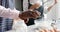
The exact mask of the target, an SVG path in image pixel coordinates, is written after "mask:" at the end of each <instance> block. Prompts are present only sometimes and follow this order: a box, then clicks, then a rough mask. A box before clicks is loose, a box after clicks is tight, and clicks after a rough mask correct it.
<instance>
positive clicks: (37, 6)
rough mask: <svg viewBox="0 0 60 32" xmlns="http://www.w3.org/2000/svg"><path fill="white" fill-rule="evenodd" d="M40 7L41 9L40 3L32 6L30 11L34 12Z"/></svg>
mask: <svg viewBox="0 0 60 32" xmlns="http://www.w3.org/2000/svg"><path fill="white" fill-rule="evenodd" d="M39 7H40V3H35V4H34V5H32V6H31V7H30V9H32V10H34V9H37V8H39Z"/></svg>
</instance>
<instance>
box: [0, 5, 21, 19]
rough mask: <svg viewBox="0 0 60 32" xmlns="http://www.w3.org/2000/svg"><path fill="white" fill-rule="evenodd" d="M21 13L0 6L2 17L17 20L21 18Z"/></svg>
mask: <svg viewBox="0 0 60 32" xmlns="http://www.w3.org/2000/svg"><path fill="white" fill-rule="evenodd" d="M19 13H20V12H19V11H17V10H15V9H14V10H11V9H9V8H5V7H3V6H1V5H0V17H4V18H12V19H17V18H18V16H19Z"/></svg>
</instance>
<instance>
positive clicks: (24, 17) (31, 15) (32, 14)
mask: <svg viewBox="0 0 60 32" xmlns="http://www.w3.org/2000/svg"><path fill="white" fill-rule="evenodd" d="M39 16H40V12H38V11H25V12H23V13H21V14H19V17H20V18H21V19H22V20H24V21H25V22H26V21H29V20H28V19H29V18H33V19H36V18H38V17H39Z"/></svg>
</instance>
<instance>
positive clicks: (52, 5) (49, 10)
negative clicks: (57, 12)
mask: <svg viewBox="0 0 60 32" xmlns="http://www.w3.org/2000/svg"><path fill="white" fill-rule="evenodd" d="M55 4H57V0H55V2H54V4H53V5H51V6H50V7H49V8H48V9H47V10H48V11H50V9H51V8H52V7H53V6H54V5H55Z"/></svg>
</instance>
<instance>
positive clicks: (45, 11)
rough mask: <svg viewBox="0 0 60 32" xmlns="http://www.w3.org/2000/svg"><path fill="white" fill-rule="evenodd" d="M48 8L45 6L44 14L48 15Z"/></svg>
mask: <svg viewBox="0 0 60 32" xmlns="http://www.w3.org/2000/svg"><path fill="white" fill-rule="evenodd" d="M47 8H48V7H47V6H44V13H45V14H46V13H48V10H47Z"/></svg>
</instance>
